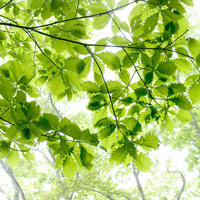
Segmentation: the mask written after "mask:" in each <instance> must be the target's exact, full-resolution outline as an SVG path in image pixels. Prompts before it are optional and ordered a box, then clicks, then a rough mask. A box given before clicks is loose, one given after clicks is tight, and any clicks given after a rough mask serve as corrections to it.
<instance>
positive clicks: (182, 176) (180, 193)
mask: <svg viewBox="0 0 200 200" xmlns="http://www.w3.org/2000/svg"><path fill="white" fill-rule="evenodd" d="M179 173H180V175H181V178H182V180H183V185H182V187H181V190H180V192H179V194H178V196H177V200H179V199H180V198H181V195H182V193H183V190H184V189H185V177H184V175H183V174H182V173H181V172H179Z"/></svg>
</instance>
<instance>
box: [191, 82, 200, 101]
mask: <svg viewBox="0 0 200 200" xmlns="http://www.w3.org/2000/svg"><path fill="white" fill-rule="evenodd" d="M199 94H200V82H198V83H194V84H192V85H191V87H190V88H189V96H190V99H191V101H192V103H193V104H195V103H197V102H199V101H200V95H199Z"/></svg>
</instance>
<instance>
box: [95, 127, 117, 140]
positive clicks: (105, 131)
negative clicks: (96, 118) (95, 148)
mask: <svg viewBox="0 0 200 200" xmlns="http://www.w3.org/2000/svg"><path fill="white" fill-rule="evenodd" d="M115 128H116V127H115V126H109V127H106V128H103V129H101V130H100V131H99V132H98V137H99V139H100V140H103V139H104V138H107V137H109V136H110V135H111V134H112V133H113V132H114V130H115Z"/></svg>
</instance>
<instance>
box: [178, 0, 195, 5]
mask: <svg viewBox="0 0 200 200" xmlns="http://www.w3.org/2000/svg"><path fill="white" fill-rule="evenodd" d="M180 1H182V2H183V3H184V4H186V5H188V6H194V4H193V0H180Z"/></svg>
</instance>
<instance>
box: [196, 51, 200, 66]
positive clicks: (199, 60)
mask: <svg viewBox="0 0 200 200" xmlns="http://www.w3.org/2000/svg"><path fill="white" fill-rule="evenodd" d="M196 65H197V67H198V68H199V67H200V54H199V55H198V56H197V57H196Z"/></svg>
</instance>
